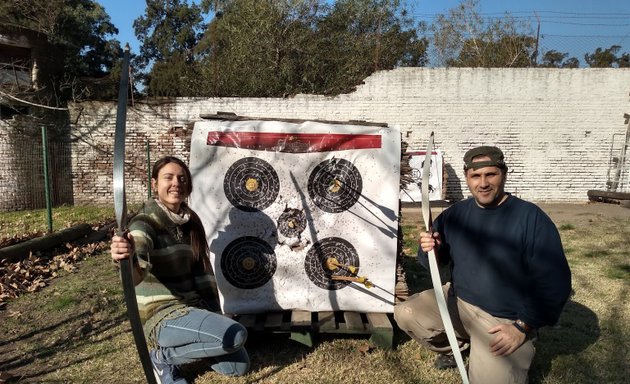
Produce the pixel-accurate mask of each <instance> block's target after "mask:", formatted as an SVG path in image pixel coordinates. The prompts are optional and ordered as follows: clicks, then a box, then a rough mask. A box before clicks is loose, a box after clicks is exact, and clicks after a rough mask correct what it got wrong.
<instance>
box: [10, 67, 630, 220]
mask: <svg viewBox="0 0 630 384" xmlns="http://www.w3.org/2000/svg"><path fill="white" fill-rule="evenodd" d="M629 91H630V69H612V68H611V69H591V68H589V69H538V68H536V69H535V68H531V69H530V68H528V69H482V68H399V69H395V70H391V71H381V72H377V73H375V74H373V75H372V76H370V77H368V78H367V79H365V81H364V83H363V84H362V85H360V86H359V87H357V89H356V91H355V92H353V93H350V94H344V95H339V96H336V97H325V96H318V95H296V96H294V97H292V98H178V99H160V100H156V99H148V100H142V101H137V100H136V103H135V104H134V105H133V106H130V108H129V110H128V112H127V140H126V146H127V151H126V153H127V163H126V166H127V169H126V171H127V175H128V176H127V180H126V186H127V198H128V200H129V202H130V203H136V202H140V201H142V200H144V199H145V198H146V197H147V143H148V146H149V148H150V159H151V161H153V160H155V159H157V158H158V157H160V156H163V155H167V154H173V155H176V156H180V157H182V158H183V159H185V160H186V161H187V160H188V156H189V148H190V136H191V134H192V125H193V123H194V122H195V121H199V120H202V119H201V117H200V115H201V114H215V113H217V112H219V111H222V112H233V113H236V114H237V115H240V116H249V117H265V118H299V119H319V120H336V121H348V120H364V121H369V122H379V123H387V124H389V125H390V126H398V127H399V128H400V130H401V135H402V138H403V140H405V141H407V142H408V143H409V147H410V148H411V149H423V148H424V146H425V145H426V139H427V138H428V136H429V134H430V132H431V131H434V132H435V139H436V146H437V147H438V148H440V149H441V150H442V151H443V153H444V160H445V164H446V170H447V177H448V181H447V195H446V197H447V199H451V200H457V199H461V198H464V197H467V196H469V193H468V191H467V189H466V185H465V182H464V180H463V175H462V166H463V162H462V157H463V155H464V152H465V151H466V150H467V149H469V148H471V147H473V146H476V145H497V146H499V147H500V148H502V149H503V151H504V153H505V155H506V160H507V163H508V165H509V167H510V171H509V176H508V182H507V185H506V189H507V190H508V191H510V192H512V193H514V194H516V195H518V196H520V197H522V198H525V199H527V200H531V201H535V202H583V201H586V200H587V196H586V191H587V190H589V189H602V190H604V189H605V187H606V181H607V174H608V168H609V159H610V152H611V141H612V140H613V135H619V134H623V133H625V131H626V128H627V125H626V124H625V123H624V119H623V115H624V113H630V103H629V102H630V96H629ZM71 109H72V112H71V117H70V123H69V124H70V130H69V132H70V133H69V140H68V141H69V142H70V143H71V155H70V157H69V160H68V161H71V167H70V169H71V172H70V175H69V179H70V180H68V181H69V182H70V183H71V184H70V185H72V192H71V195H72V196H71V200H72V202H73V203H74V204H99V205H111V204H112V199H113V198H112V163H113V160H112V159H113V143H114V131H115V120H116V104H115V103H114V102H110V103H105V102H88V103H79V104H73V105H71ZM1 124H2V123H1V122H0V126H1ZM2 128H3V131H4V132H2V134H0V156H2V157H3V158H4V159H5V164H7V161H8V162H9V163H10V164H13V165H12V166H11V167H10V169H8V170H3V171H0V180H2V181H3V183H0V184H6V181H7V180H8V181H10V180H16V176H15V175H16V174H18V173H20V172H22V171H21V170H20V169H19V164H20V163H21V161H20V155H21V153H20V149H19V145H16V142H15V138H14V137H13V136H11V135H10V132H8V133H7V132H6V130H5V129H4V127H2ZM11 137H13V138H11ZM616 140H617V141H619V140H620V139H619V138H617V139H616ZM6 159H9V160H6ZM64 168H65V167H64ZM626 183H627V181H626ZM2 188H4V189H0V194H1V196H0V209H6V207H7V204H6V202H3V201H4V200H6V199H14V198H15V196H16V195H19V194H20V189H19V185H12V186H10V187H6V188H5V186H3V187H2Z"/></svg>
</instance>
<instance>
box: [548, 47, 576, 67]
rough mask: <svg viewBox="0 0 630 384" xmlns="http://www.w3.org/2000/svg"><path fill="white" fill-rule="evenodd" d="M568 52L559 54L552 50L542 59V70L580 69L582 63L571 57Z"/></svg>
mask: <svg viewBox="0 0 630 384" xmlns="http://www.w3.org/2000/svg"><path fill="white" fill-rule="evenodd" d="M568 56H569V54H568V53H566V52H564V53H563V52H558V51H555V50H550V51H547V52H545V53H544V55H543V58H542V63H541V64H540V67H542V68H578V67H579V66H580V61H579V60H578V59H577V58H575V57H570V58H567V57H568Z"/></svg>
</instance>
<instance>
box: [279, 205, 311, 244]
mask: <svg viewBox="0 0 630 384" xmlns="http://www.w3.org/2000/svg"><path fill="white" fill-rule="evenodd" d="M305 229H306V215H305V214H304V212H303V211H301V210H299V209H295V208H287V209H285V210H284V212H282V214H281V215H280V217H279V218H278V231H279V232H280V233H281V234H282V235H284V236H286V237H298V236H299V235H300V233H302V232H303V231H304V230H305Z"/></svg>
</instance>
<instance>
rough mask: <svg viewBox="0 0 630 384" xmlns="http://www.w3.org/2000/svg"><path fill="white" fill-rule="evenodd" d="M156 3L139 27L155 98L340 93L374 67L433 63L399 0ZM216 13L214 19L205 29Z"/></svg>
mask: <svg viewBox="0 0 630 384" xmlns="http://www.w3.org/2000/svg"><path fill="white" fill-rule="evenodd" d="M150 3H151V4H152V6H153V8H151V9H149V8H147V13H146V15H145V16H143V17H142V18H140V19H138V20H137V21H136V23H135V24H134V25H135V27H136V33H137V34H138V37H139V39H140V41H141V42H142V43H143V48H142V50H141V55H140V56H141V58H142V60H143V63H144V64H145V65H146V64H148V63H149V62H151V61H154V62H155V65H154V66H153V68H152V69H151V71H150V73H149V80H148V82H147V85H148V93H149V94H152V95H171V96H173V95H189V96H191V95H194V96H263V97H264V96H288V95H293V94H296V93H320V94H338V93H341V92H348V91H350V90H351V89H353V87H355V86H356V85H358V84H360V83H361V81H362V80H363V79H364V78H365V77H367V76H369V75H370V74H371V73H373V72H374V71H376V70H379V69H392V68H395V67H397V66H402V65H414V66H418V65H424V64H425V63H426V47H427V45H428V41H427V40H426V39H423V38H420V37H419V36H418V32H417V31H418V29H417V26H416V25H414V23H413V21H412V20H411V19H410V18H409V17H408V16H407V15H406V11H405V8H404V7H403V6H402V5H401V3H400V2H399V1H397V0H393V1H392V0H389V1H387V0H339V1H337V2H335V3H334V4H333V5H329V4H328V2H326V1H323V0H275V1H274V0H223V1H212V0H205V1H202V2H201V3H200V5H198V6H196V5H189V4H187V3H184V2H179V1H174V0H168V1H164V0H162V1H160V0H151V1H150ZM167 4H170V5H171V7H172V8H173V9H175V10H177V15H195V16H197V15H199V17H200V18H194V17H189V18H184V17H179V16H176V15H175V16H173V15H169V14H168V13H167V12H166V11H164V9H165V8H167V7H166V5H167ZM184 9H188V10H187V11H186V12H184ZM210 11H214V12H215V17H214V18H213V19H212V20H211V22H210V23H209V24H203V22H202V21H200V20H201V19H203V18H204V17H206V18H207V17H208V15H209V13H208V12H210ZM167 15H169V16H167ZM166 19H168V20H169V22H168V23H167V22H166V21H165V20H166ZM204 28H205V29H204ZM202 29H204V33H203V36H201V35H200V34H199V33H198V32H199V31H201V30H202ZM181 31H187V33H186V36H188V37H190V39H180V40H179V41H186V45H182V44H181V43H180V42H179V41H177V42H176V40H177V39H176V38H175V37H176V36H178V35H179V32H181ZM158 42H163V43H164V45H163V47H164V49H158V48H157V47H159V46H160V44H158ZM169 42H170V43H169ZM145 45H147V47H146V48H145V47H144V46H145ZM170 46H175V47H177V48H176V49H168V48H169V47H170Z"/></svg>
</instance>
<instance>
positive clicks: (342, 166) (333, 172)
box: [308, 159, 363, 213]
mask: <svg viewBox="0 0 630 384" xmlns="http://www.w3.org/2000/svg"><path fill="white" fill-rule="evenodd" d="M362 189H363V179H362V177H361V174H360V173H359V170H357V168H356V167H355V166H354V164H352V163H351V162H349V161H348V160H345V159H330V160H326V161H322V162H321V163H319V164H318V165H317V166H316V167H315V169H313V171H312V172H311V174H310V176H309V179H308V194H309V196H310V198H311V200H313V202H314V203H315V205H316V206H317V207H319V208H320V209H321V210H323V211H325V212H328V213H339V212H343V211H346V210H348V209H349V208H350V207H352V206H353V205H354V203H356V202H357V200H358V199H359V196H361V190H362Z"/></svg>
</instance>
